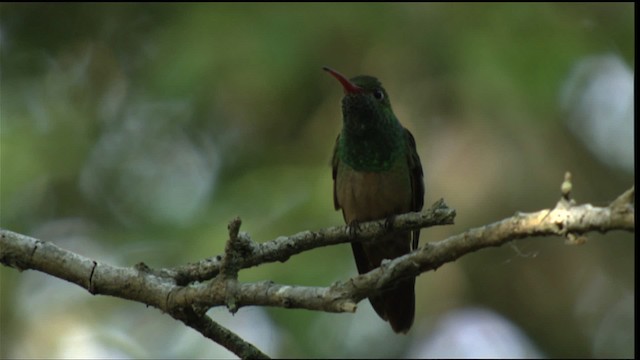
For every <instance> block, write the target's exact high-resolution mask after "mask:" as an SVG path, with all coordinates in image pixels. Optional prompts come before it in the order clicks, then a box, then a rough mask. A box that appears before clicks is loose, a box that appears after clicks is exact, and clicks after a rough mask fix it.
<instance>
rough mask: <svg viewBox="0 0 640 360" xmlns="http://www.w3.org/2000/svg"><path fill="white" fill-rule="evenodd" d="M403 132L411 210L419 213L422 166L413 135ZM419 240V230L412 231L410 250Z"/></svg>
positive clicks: (421, 198)
mask: <svg viewBox="0 0 640 360" xmlns="http://www.w3.org/2000/svg"><path fill="white" fill-rule="evenodd" d="M404 130H405V137H406V139H407V141H406V143H407V162H408V164H409V174H410V176H411V210H412V211H420V210H422V206H423V205H424V179H423V176H424V175H423V172H422V164H421V163H420V157H419V156H418V151H417V150H416V140H415V139H414V138H413V135H412V134H411V132H410V131H409V130H407V129H404ZM334 174H335V170H334ZM334 176H335V175H334ZM419 238H420V230H416V231H413V232H412V241H411V248H412V249H416V248H417V247H418V240H419Z"/></svg>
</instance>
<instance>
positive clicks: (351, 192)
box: [335, 161, 411, 223]
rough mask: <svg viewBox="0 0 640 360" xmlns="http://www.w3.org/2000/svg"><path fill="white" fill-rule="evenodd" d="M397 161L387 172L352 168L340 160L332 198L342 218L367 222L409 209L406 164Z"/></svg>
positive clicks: (409, 200) (409, 193)
mask: <svg viewBox="0 0 640 360" xmlns="http://www.w3.org/2000/svg"><path fill="white" fill-rule="evenodd" d="M402 165H403V164H402V163H401V162H400V161H397V164H396V165H394V166H392V168H391V169H389V171H383V172H369V171H355V170H354V169H353V168H351V167H350V166H349V165H347V164H344V163H340V164H339V165H338V169H337V170H338V172H337V174H336V184H335V185H336V197H337V200H338V203H339V204H340V207H341V208H342V213H343V215H344V219H345V221H346V222H347V223H351V222H352V221H358V222H361V221H368V220H375V219H382V218H386V217H388V216H390V215H394V214H401V213H405V212H408V211H410V210H411V181H410V176H409V169H408V166H406V164H404V165H405V166H402Z"/></svg>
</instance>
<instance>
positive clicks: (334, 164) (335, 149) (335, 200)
mask: <svg viewBox="0 0 640 360" xmlns="http://www.w3.org/2000/svg"><path fill="white" fill-rule="evenodd" d="M338 141H340V134H338V137H337V138H336V145H335V146H334V147H333V158H332V159H331V168H332V169H331V170H332V171H331V175H332V176H333V206H334V207H335V209H336V210H339V209H340V203H339V202H338V194H337V193H336V176H337V175H338V163H339V162H340V159H339V158H338Z"/></svg>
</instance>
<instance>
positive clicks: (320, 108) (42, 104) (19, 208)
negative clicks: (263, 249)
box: [0, 3, 635, 358]
mask: <svg viewBox="0 0 640 360" xmlns="http://www.w3.org/2000/svg"><path fill="white" fill-rule="evenodd" d="M634 10H635V9H634V4H633V3H623V4H615V3H606V4H597V3H589V4H575V3H572V4H459V3H456V4H446V3H440V4H391V3H387V4H377V3H376V4H271V5H264V4H205V3H201V4H55V5H47V4H17V3H14V4H6V3H4V4H1V5H0V16H1V17H0V51H1V68H0V74H1V82H0V85H1V89H0V91H1V92H0V95H1V97H0V115H1V127H0V140H1V148H0V161H1V163H0V165H1V166H0V171H1V182H0V205H1V206H0V211H1V212H0V225H1V226H2V228H6V229H10V230H13V231H17V232H21V233H25V234H27V235H30V236H34V237H38V238H41V239H44V240H50V241H53V242H55V243H56V244H58V245H59V246H61V247H64V248H66V249H69V250H71V251H74V252H77V253H80V254H82V255H85V256H88V257H90V258H93V259H96V260H98V261H103V262H108V263H110V264H114V265H120V266H132V265H134V264H135V263H138V262H140V261H144V262H145V263H146V264H148V265H149V266H152V267H171V266H176V265H180V264H185V263H187V262H194V261H198V260H201V259H203V258H205V257H211V256H215V255H217V254H220V253H222V252H223V248H224V242H225V240H226V239H227V223H228V222H229V220H231V219H232V218H233V217H235V216H240V217H241V218H242V220H243V225H242V230H243V231H246V232H248V233H249V234H250V235H251V237H252V238H253V239H254V240H256V241H258V242H263V241H268V240H271V239H274V238H275V237H277V236H280V235H289V234H293V233H296V232H299V231H303V230H307V229H319V228H322V227H326V226H333V225H341V224H342V223H343V221H342V216H341V214H340V213H339V212H336V211H334V209H333V203H332V180H331V169H330V166H329V162H330V158H331V154H332V149H333V145H334V141H335V137H336V135H337V134H338V132H339V131H340V127H341V112H340V99H341V97H342V88H341V86H340V85H339V84H338V83H337V82H336V81H335V79H333V78H332V77H330V76H328V74H327V73H325V72H324V71H322V70H321V67H322V66H325V65H326V66H330V67H333V68H335V69H337V70H338V71H340V72H342V73H344V74H345V75H347V76H349V77H351V76H355V75H360V74H368V75H374V76H376V77H378V78H379V79H380V80H381V81H382V83H383V84H384V86H385V88H386V89H387V91H388V92H389V95H390V98H391V101H392V104H393V107H394V111H395V113H396V115H397V116H398V118H399V119H400V121H401V122H402V123H403V124H404V125H405V126H406V127H407V128H409V129H410V130H411V131H412V133H413V134H414V136H415V138H416V142H417V146H418V152H419V155H420V157H421V159H422V165H423V168H424V171H425V183H426V197H425V206H426V207H428V206H430V205H431V204H432V203H433V202H434V201H436V200H437V199H439V198H444V199H445V201H446V203H447V204H448V205H449V206H451V207H453V208H455V209H456V210H457V214H458V215H457V218H456V224H455V225H453V226H447V227H439V228H431V229H428V230H425V231H423V233H422V237H421V243H422V244H424V243H425V242H428V241H437V240H441V239H444V238H446V237H447V236H449V235H453V234H457V233H460V232H462V231H464V230H466V229H469V228H471V227H476V226H481V225H485V224H487V223H490V222H494V221H498V220H500V219H503V218H505V217H508V216H511V215H513V214H514V213H515V212H517V211H523V212H530V211H538V210H541V209H544V208H549V207H553V206H554V205H555V203H556V201H557V200H558V199H559V196H560V184H561V182H562V180H563V177H564V173H565V171H571V173H572V174H573V193H572V195H573V197H574V198H575V199H576V200H577V201H578V202H579V203H582V202H590V203H592V204H593V205H598V206H604V205H607V204H608V202H609V201H611V200H613V199H614V198H615V197H616V196H618V195H619V194H621V193H622V192H623V191H624V190H626V189H628V188H629V187H630V186H631V185H632V184H633V183H634V181H635V177H634V171H635V168H634V156H633V141H634V136H633V131H634V121H633V119H634V100H633V98H634V97H633V95H634V72H635V69H634V66H635V65H634V64H635V58H634V53H635V46H634V40H635V38H634V25H635V18H634ZM633 240H634V238H633V234H629V233H624V232H611V233H608V234H604V235H601V234H590V235H589V241H588V242H587V243H586V244H585V245H582V246H568V245H565V244H564V241H563V239H561V238H553V237H549V238H538V239H525V240H522V241H517V242H514V243H513V244H511V245H506V246H503V247H500V248H491V249H485V250H482V251H479V252H476V253H473V254H470V255H468V256H464V257H463V258H462V259H460V260H458V261H456V262H455V263H450V264H447V265H445V266H443V267H441V268H440V269H438V270H437V271H436V272H429V273H425V274H423V275H421V276H420V277H419V278H418V279H417V282H416V293H417V294H416V296H417V310H416V312H417V314H416V321H415V324H414V327H413V328H412V330H411V331H410V333H409V334H408V335H395V334H394V333H393V332H392V331H391V329H390V327H389V325H388V324H387V323H385V322H383V321H382V320H380V319H379V318H378V317H377V316H376V315H375V313H374V311H373V309H372V308H371V306H370V305H369V302H368V301H363V302H361V303H360V304H359V307H358V311H357V313H356V314H325V313H319V312H311V311H306V310H284V309H272V308H256V307H252V308H242V309H240V311H239V312H238V313H237V314H236V315H235V316H231V315H230V314H229V313H228V311H226V309H223V308H222V309H214V310H212V311H211V312H210V314H211V316H212V317H213V318H214V320H217V321H219V322H221V323H222V324H224V325H226V326H229V327H230V328H231V329H232V330H233V331H236V332H237V333H238V334H239V335H241V336H243V337H244V338H245V339H247V340H249V341H250V342H252V343H253V344H255V345H257V346H258V347H260V348H261V349H262V350H263V351H264V352H266V353H267V354H269V355H271V356H276V357H329V358H344V357H578V358H580V357H591V358H617V357H633V356H634V354H635V348H634V337H635V334H634V325H635V323H634V322H635V320H634V318H635V313H634V302H635V287H634V280H635V278H634V267H635V261H634V256H633V254H634V250H635V249H634V241H633ZM355 274H356V268H355V264H354V261H353V259H352V255H351V250H350V247H349V246H348V245H347V244H345V245H340V246H334V247H329V248H322V249H317V250H313V251H309V252H306V253H304V254H301V255H298V256H295V257H293V258H291V259H290V260H289V261H287V262H286V263H277V264H268V265H264V266H260V267H258V268H253V269H248V270H244V271H242V272H241V273H240V279H241V281H259V280H273V281H275V282H278V283H284V284H298V285H310V286H327V285H329V284H331V283H332V282H334V281H336V280H340V279H346V278H348V277H351V276H353V275H355ZM0 276H1V294H0V320H1V323H0V357H2V358H72V357H77V358H218V357H234V356H233V354H231V353H230V352H228V351H226V350H225V349H224V348H222V347H221V346H219V345H217V344H214V343H212V342H210V341H209V340H207V339H204V338H203V337H202V336H201V335H200V334H198V333H196V332H195V331H193V330H191V329H189V328H186V327H184V326H183V325H182V323H180V322H177V321H175V320H173V319H171V318H170V317H169V316H167V315H163V314H161V313H160V312H159V311H158V310H156V309H153V308H146V307H145V306H144V305H142V304H137V303H131V302H129V301H125V300H121V299H116V298H110V297H104V296H90V295H89V294H88V293H87V292H86V291H84V290H82V289H80V288H78V287H76V286H74V285H71V284H68V283H66V282H64V281H62V280H58V279H55V278H53V277H50V276H47V275H44V274H41V273H36V272H33V271H26V272H22V273H19V272H17V271H16V270H13V269H9V268H5V267H1V268H0Z"/></svg>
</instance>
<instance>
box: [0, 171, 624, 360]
mask: <svg viewBox="0 0 640 360" xmlns="http://www.w3.org/2000/svg"><path fill="white" fill-rule="evenodd" d="M570 191H571V184H570V178H566V179H565V182H564V183H563V185H562V197H561V199H560V201H559V202H558V203H557V204H556V206H555V207H554V208H553V209H547V210H541V211H538V212H534V213H518V214H515V215H514V216H512V217H509V218H506V219H504V220H501V221H498V222H495V223H493V224H489V225H486V226H482V227H478V228H474V229H470V230H468V231H466V232H464V233H462V234H459V235H455V236H451V237H449V238H447V239H444V240H441V241H437V242H432V243H427V244H425V245H423V246H422V247H420V248H418V249H416V250H415V251H413V252H412V253H410V254H407V255H404V256H402V257H399V258H396V259H393V260H391V261H384V262H383V263H382V264H381V266H380V267H379V268H376V269H374V270H372V271H370V272H369V273H366V274H363V275H358V276H355V277H353V278H351V279H348V280H346V281H339V282H336V283H334V284H333V285H331V286H329V287H306V286H288V285H281V284H275V283H273V282H271V281H263V282H257V283H239V282H238V281H237V273H238V271H240V270H241V269H244V268H248V267H251V266H256V265H259V264H262V263H267V262H274V261H286V259H288V258H289V257H290V256H292V255H295V254H298V253H300V252H303V251H307V250H310V249H313V248H317V247H321V246H329V245H333V244H339V243H345V242H350V241H362V242H366V241H371V240H372V239H374V238H375V237H376V236H378V235H380V234H382V233H385V232H388V231H398V230H414V229H419V228H423V227H427V226H433V225H440V224H450V223H453V218H454V217H455V211H454V210H453V209H450V208H448V207H447V206H446V205H445V204H444V202H443V201H442V200H440V201H438V202H436V203H435V204H434V205H433V206H432V207H431V208H430V209H428V210H426V211H424V212H422V213H408V214H403V215H399V216H397V217H395V219H394V221H393V223H392V224H390V225H389V224H385V220H379V221H371V222H367V223H363V224H361V225H360V227H359V230H358V232H357V234H356V235H355V237H354V236H353V235H352V234H350V233H349V232H348V231H347V227H345V226H338V227H330V228H326V229H321V230H318V231H304V232H301V233H298V234H295V235H292V236H289V237H279V238H277V239H275V240H272V241H269V242H265V243H261V244H258V243H256V242H254V241H252V240H251V239H250V238H249V236H248V235H247V234H246V233H242V232H240V231H239V229H240V219H234V220H233V221H232V222H231V223H230V225H229V241H228V243H227V246H226V247H225V254H224V255H223V256H222V255H219V256H217V257H215V258H210V259H205V260H203V261H200V262H198V263H195V264H189V265H186V266H182V267H177V268H173V269H150V268H149V267H147V266H146V265H145V264H144V263H139V264H137V265H136V266H134V267H116V266H111V265H109V264H104V263H101V262H98V261H95V260H92V259H89V258H86V257H83V256H81V255H78V254H75V253H72V252H70V251H67V250H64V249H61V248H59V247H57V246H56V245H54V244H53V243H50V242H47V241H42V240H38V239H34V238H31V237H28V236H25V235H21V234H18V233H15V232H11V231H8V230H4V229H0V245H1V246H0V262H2V264H4V265H6V266H9V267H13V268H16V269H18V270H25V269H33V270H38V271H41V272H44V273H47V274H50V275H53V276H56V277H58V278H61V279H64V280H67V281H70V282H72V283H74V284H77V285H79V286H81V287H83V288H85V289H87V290H88V291H89V292H90V293H92V294H102V295H111V296H115V297H120V298H123V299H129V300H133V301H138V302H141V303H144V304H147V305H149V306H154V307H156V308H158V309H160V310H162V311H163V312H166V313H168V314H170V315H171V316H172V317H174V318H175V319H178V320H180V321H182V322H184V323H185V324H186V325H188V326H190V327H192V328H194V329H195V330H196V331H198V332H200V333H201V334H203V335H204V336H205V337H207V338H209V339H212V340H213V341H215V342H217V343H219V344H221V345H222V346H224V347H226V348H227V349H229V350H230V351H232V352H234V353H235V354H236V355H238V356H240V357H241V358H254V357H259V358H262V357H266V355H265V354H263V353H262V352H260V350H258V349H257V348H255V347H254V346H253V345H251V344H249V343H247V342H245V341H244V340H242V339H241V338H240V337H238V336H237V335H236V334H234V333H232V332H231V331H229V330H228V329H225V328H224V327H222V326H220V325H218V324H217V323H215V322H213V320H211V319H210V318H209V317H207V316H206V314H205V313H206V311H207V310H208V309H210V308H211V307H214V306H220V305H226V306H227V307H228V308H229V310H230V311H232V312H233V311H236V310H237V309H238V308H240V307H242V306H247V305H262V306H277V307H284V308H304V309H310V310H320V311H329V312H354V311H355V310H356V308H357V303H358V302H359V301H361V300H362V299H364V298H366V297H369V296H370V295H373V294H375V293H377V292H379V291H380V290H381V289H384V288H387V287H389V286H391V285H392V284H393V283H395V282H396V281H398V280H399V279H402V278H406V277H412V276H417V275H419V274H421V273H423V272H426V271H429V270H435V269H437V268H438V267H440V266H442V265H443V264H445V263H447V262H451V261H454V260H456V259H458V258H460V257H461V256H463V255H465V254H467V253H470V252H474V251H477V250H479V249H482V248H487V247H494V246H501V245H503V244H505V243H507V242H509V241H513V240H516V239H521V238H525V237H530V236H553V235H559V236H563V237H565V238H566V239H567V242H568V243H570V244H579V243H583V242H584V241H586V237H585V236H584V234H586V233H588V232H592V231H599V232H608V231H612V230H625V231H631V232H633V231H635V222H634V213H635V210H634V196H635V190H634V188H633V187H632V188H631V189H629V190H627V191H626V192H625V193H623V194H622V195H621V196H619V197H618V198H617V199H616V200H614V201H613V202H612V203H611V204H610V205H609V206H607V207H594V206H592V205H590V204H584V205H580V206H577V205H575V203H574V201H573V200H571V199H570V198H569V194H570ZM210 279H213V280H211V281H210V282H208V283H206V282H205V283H194V281H205V280H210Z"/></svg>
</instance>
